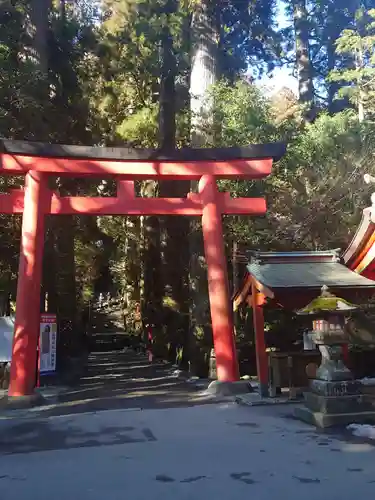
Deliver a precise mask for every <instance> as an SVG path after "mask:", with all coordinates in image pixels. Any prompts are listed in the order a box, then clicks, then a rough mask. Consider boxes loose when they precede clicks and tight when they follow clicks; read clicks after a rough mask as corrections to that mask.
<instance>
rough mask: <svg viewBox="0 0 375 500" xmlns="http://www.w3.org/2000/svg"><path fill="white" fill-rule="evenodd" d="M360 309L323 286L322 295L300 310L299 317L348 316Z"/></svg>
mask: <svg viewBox="0 0 375 500" xmlns="http://www.w3.org/2000/svg"><path fill="white" fill-rule="evenodd" d="M357 309H358V307H357V306H356V305H354V304H351V303H350V302H349V301H347V300H345V299H342V298H340V297H336V295H334V294H333V293H331V292H330V291H329V289H328V287H327V286H326V285H324V286H322V288H321V294H320V296H319V297H317V298H316V299H313V300H312V301H311V302H310V303H309V304H307V306H305V307H303V308H302V309H299V310H298V311H297V314H299V315H301V316H302V315H305V316H308V315H310V316H311V315H317V314H321V313H335V314H348V313H350V312H352V311H356V310H357Z"/></svg>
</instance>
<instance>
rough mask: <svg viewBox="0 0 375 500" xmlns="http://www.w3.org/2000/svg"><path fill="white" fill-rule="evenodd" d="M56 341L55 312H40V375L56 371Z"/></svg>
mask: <svg viewBox="0 0 375 500" xmlns="http://www.w3.org/2000/svg"><path fill="white" fill-rule="evenodd" d="M56 343H57V320H56V314H42V315H41V316H40V335H39V372H40V374H41V375H47V374H48V373H54V372H55V371H56Z"/></svg>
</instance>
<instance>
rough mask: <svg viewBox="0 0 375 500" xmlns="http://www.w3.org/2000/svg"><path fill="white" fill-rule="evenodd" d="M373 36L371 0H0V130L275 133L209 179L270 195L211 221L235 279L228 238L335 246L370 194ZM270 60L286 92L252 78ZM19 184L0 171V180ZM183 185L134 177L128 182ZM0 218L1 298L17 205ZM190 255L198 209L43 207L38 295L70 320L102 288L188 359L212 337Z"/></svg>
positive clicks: (222, 139)
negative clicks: (129, 213)
mask: <svg viewBox="0 0 375 500" xmlns="http://www.w3.org/2000/svg"><path fill="white" fill-rule="evenodd" d="M372 9H374V10H372ZM284 10H285V13H286V17H287V19H288V20H289V22H288V25H287V26H286V27H283V28H282V29H280V28H279V27H278V25H277V19H278V12H282V11H284ZM374 48H375V0H285V1H284V2H281V1H276V0H255V1H254V0H2V1H1V2H0V67H1V71H0V134H1V136H2V137H6V138H13V139H24V140H33V141H34V140H36V141H48V142H54V143H66V144H85V145H115V146H122V145H127V146H133V147H138V148H143V147H151V148H161V149H173V148H176V147H177V148H179V147H183V146H193V147H209V146H232V145H246V144H250V143H260V142H271V141H276V140H282V141H285V142H287V144H288V152H287V155H286V156H285V158H283V160H282V161H280V162H279V163H278V164H276V165H275V167H274V171H273V174H272V176H270V177H269V178H268V179H267V180H266V181H264V182H256V183H254V182H248V181H247V182H245V181H238V182H232V181H230V182H229V181H225V182H224V181H221V182H220V186H221V187H222V188H225V189H226V190H228V191H230V192H231V193H232V196H253V195H256V194H261V195H264V196H266V198H267V203H268V213H267V215H266V217H261V218H246V217H226V218H225V219H224V226H225V244H226V248H227V253H228V265H229V269H230V275H231V277H232V278H234V276H233V272H232V269H233V268H235V267H236V266H232V265H231V264H233V262H232V255H233V248H234V247H235V248H239V249H242V252H243V251H244V250H245V249H246V250H251V249H262V250H293V249H327V248H337V247H341V248H345V246H346V245H347V244H348V242H349V240H350V238H351V237H352V235H353V232H354V230H355V228H356V225H357V224H358V222H359V220H360V213H361V210H362V209H363V208H364V207H365V206H366V205H368V204H369V199H370V193H369V192H368V188H367V190H366V186H365V185H364V183H363V174H364V173H369V174H372V175H374V174H375V165H374V153H375V141H374V140H373V136H374V134H375V124H374V117H375V55H374V54H375V52H374ZM279 67H287V68H289V69H290V73H293V74H294V75H295V76H296V78H297V80H298V89H299V91H298V95H294V94H293V92H292V91H290V90H289V89H287V88H284V89H282V90H281V91H279V92H278V93H276V94H272V93H269V92H267V91H266V90H265V89H263V88H262V87H261V86H259V85H258V84H257V80H258V79H259V78H260V77H262V76H264V75H267V74H268V75H269V76H272V74H273V72H274V71H275V70H276V69H277V68H279ZM21 182H23V180H22V179H19V178H5V177H3V178H0V187H1V190H2V192H6V191H7V190H8V189H10V188H12V187H15V186H18V185H20V183H21ZM51 184H52V185H53V187H54V189H56V190H57V191H59V192H60V193H62V194H71V195H74V194H78V193H84V194H87V195H89V194H91V195H98V194H100V195H102V196H106V195H110V194H113V193H114V190H115V186H114V183H113V181H112V180H111V179H97V181H93V180H90V181H88V180H82V179H65V178H64V179H61V178H55V179H51ZM194 189H196V186H195V185H194V184H192V185H190V183H187V182H185V181H178V182H161V183H156V182H154V181H150V182H142V183H138V184H137V190H138V194H139V195H141V196H171V197H173V196H176V197H180V196H185V195H186V193H187V192H188V191H189V190H194ZM0 225H1V228H0V248H1V252H0V289H1V290H2V292H3V295H4V297H7V296H8V295H9V294H11V295H12V297H13V298H14V297H15V290H16V282H17V266H18V252H19V240H20V218H18V217H10V216H5V215H0ZM202 255H203V250H202V239H201V232H200V227H199V221H198V220H193V219H192V220H188V219H187V218H177V217H175V218H174V217H159V218H156V217H142V218H132V217H96V218H95V217H85V216H80V217H73V216H59V217H56V218H53V217H50V218H49V219H48V221H47V228H46V243H45V259H44V277H43V290H42V293H41V297H42V300H41V303H42V304H43V306H44V304H47V307H48V309H49V310H50V311H51V312H56V313H57V314H58V318H59V323H60V327H61V328H69V329H70V330H71V331H72V332H76V331H79V330H80V329H82V317H83V312H84V311H85V309H87V307H88V305H89V304H90V302H92V300H93V299H94V297H95V296H97V295H98V293H99V292H102V293H107V292H110V293H111V294H112V295H117V296H120V297H121V299H122V304H123V308H124V318H125V323H126V327H127V329H128V330H129V331H133V330H135V329H137V328H140V327H141V324H142V321H143V323H145V322H149V323H153V324H154V325H155V331H156V334H157V335H156V336H157V338H158V339H159V340H160V343H161V344H162V345H165V346H168V348H169V354H170V356H171V357H172V358H176V356H177V358H178V359H179V360H180V361H181V362H182V363H187V362H188V361H190V362H194V359H196V358H197V351H199V352H200V351H202V350H203V351H207V349H209V348H210V346H211V336H210V317H209V310H208V300H207V289H206V286H207V284H206V277H205V269H204V259H202V258H201V257H202ZM232 282H233V279H232ZM137 303H140V304H141V313H142V318H141V319H142V321H141V322H139V321H138V322H137V321H136V320H137V318H136V316H135V306H136V304H137ZM198 357H199V356H198Z"/></svg>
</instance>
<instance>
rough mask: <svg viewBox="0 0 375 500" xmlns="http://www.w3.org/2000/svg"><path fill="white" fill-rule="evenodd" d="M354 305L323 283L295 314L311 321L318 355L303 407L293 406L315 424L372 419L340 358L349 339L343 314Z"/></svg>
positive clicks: (370, 409)
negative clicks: (319, 353)
mask: <svg viewBox="0 0 375 500" xmlns="http://www.w3.org/2000/svg"><path fill="white" fill-rule="evenodd" d="M356 309H357V307H356V306H355V305H353V304H351V303H350V302H348V301H346V300H345V299H342V298H339V297H336V296H335V295H333V294H332V293H330V292H329V290H328V288H327V287H326V286H323V288H322V290H321V295H320V296H319V297H317V298H316V299H314V300H313V301H312V302H310V303H309V304H308V305H307V306H306V307H304V308H303V309H300V310H299V311H297V314H299V315H304V316H308V317H310V318H311V319H312V322H313V334H312V338H313V341H314V342H315V343H316V344H317V346H318V347H319V350H320V352H321V355H322V360H321V364H320V366H319V368H318V370H317V372H316V375H315V378H314V379H311V380H310V387H309V390H308V391H306V392H305V393H304V398H305V407H302V408H296V410H295V415H296V416H297V417H298V418H300V419H302V420H304V421H306V422H308V423H312V424H314V425H317V426H318V427H330V426H334V425H339V424H341V425H344V424H348V423H353V422H361V421H366V420H368V419H369V418H370V419H372V418H374V419H375V413H374V411H373V407H372V405H371V403H370V402H366V401H364V398H363V396H362V394H361V383H360V381H359V380H354V378H353V375H352V373H351V372H350V370H349V369H348V368H347V367H346V366H345V365H344V363H343V361H342V346H343V345H347V344H348V343H349V340H350V339H349V335H348V333H347V332H346V330H345V317H346V316H348V315H349V314H350V313H351V312H353V311H355V310H356Z"/></svg>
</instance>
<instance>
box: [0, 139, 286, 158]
mask: <svg viewBox="0 0 375 500" xmlns="http://www.w3.org/2000/svg"><path fill="white" fill-rule="evenodd" d="M285 151H286V145H285V144H284V143H281V142H275V143H269V144H250V145H248V146H244V147H228V148H195V149H194V148H183V149H176V150H173V151H170V152H162V151H160V150H158V149H136V148H130V147H101V146H72V145H65V144H48V143H44V142H28V141H14V140H9V139H0V153H7V154H11V155H23V156H39V157H44V158H82V159H101V160H105V159H106V160H123V161H153V160H154V161H186V162H194V161H218V162H220V161H230V160H241V159H244V160H253V159H266V158H272V159H273V160H274V161H278V160H280V158H281V157H282V156H283V155H284V154H285Z"/></svg>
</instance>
